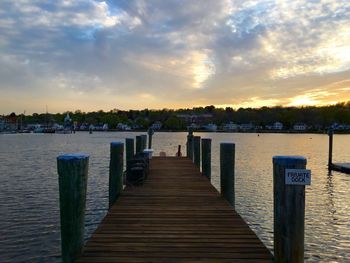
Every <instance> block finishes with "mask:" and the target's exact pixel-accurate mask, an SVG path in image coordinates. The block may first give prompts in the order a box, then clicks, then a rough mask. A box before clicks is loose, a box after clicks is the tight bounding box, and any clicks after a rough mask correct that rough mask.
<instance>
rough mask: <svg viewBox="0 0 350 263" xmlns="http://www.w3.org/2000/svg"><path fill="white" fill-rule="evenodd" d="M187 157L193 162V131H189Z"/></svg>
mask: <svg viewBox="0 0 350 263" xmlns="http://www.w3.org/2000/svg"><path fill="white" fill-rule="evenodd" d="M186 156H187V157H188V158H190V159H191V160H193V131H192V129H189V130H188V135H187V143H186Z"/></svg>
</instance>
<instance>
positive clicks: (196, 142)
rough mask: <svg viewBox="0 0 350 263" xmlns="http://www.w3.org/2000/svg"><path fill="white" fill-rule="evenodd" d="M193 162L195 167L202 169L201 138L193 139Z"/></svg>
mask: <svg viewBox="0 0 350 263" xmlns="http://www.w3.org/2000/svg"><path fill="white" fill-rule="evenodd" d="M193 162H194V164H195V166H197V167H200V165H201V137H200V136H194V137H193Z"/></svg>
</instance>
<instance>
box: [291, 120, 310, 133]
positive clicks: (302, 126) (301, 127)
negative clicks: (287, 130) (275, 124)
mask: <svg viewBox="0 0 350 263" xmlns="http://www.w3.org/2000/svg"><path fill="white" fill-rule="evenodd" d="M306 129H307V126H306V124H305V123H302V122H297V123H295V124H294V125H293V130H294V131H306Z"/></svg>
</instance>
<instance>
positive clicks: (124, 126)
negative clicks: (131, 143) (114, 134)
mask: <svg viewBox="0 0 350 263" xmlns="http://www.w3.org/2000/svg"><path fill="white" fill-rule="evenodd" d="M117 129H118V130H122V131H130V130H131V128H130V126H129V125H127V124H124V123H121V122H119V123H118V124H117Z"/></svg>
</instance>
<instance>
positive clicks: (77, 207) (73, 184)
mask: <svg viewBox="0 0 350 263" xmlns="http://www.w3.org/2000/svg"><path fill="white" fill-rule="evenodd" d="M88 166H89V156H88V155H85V154H65V155H60V156H58V157H57V170H58V182H59V192H60V216H61V246H62V261H63V262H64V263H71V262H74V261H75V260H76V259H77V258H78V257H79V256H80V254H81V251H82V247H83V244H84V218H85V205H86V187H87V179H88Z"/></svg>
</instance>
